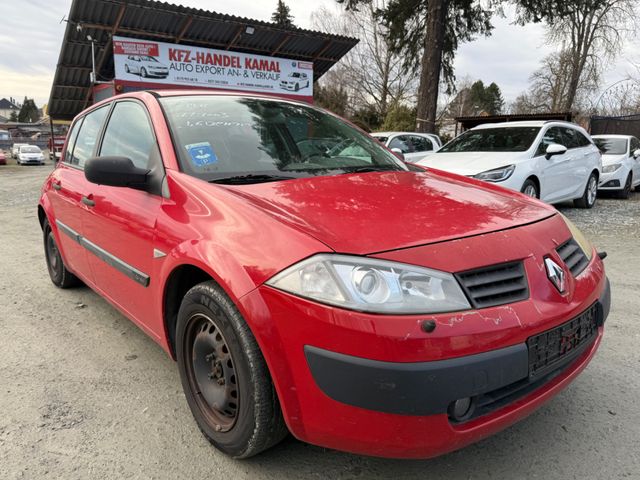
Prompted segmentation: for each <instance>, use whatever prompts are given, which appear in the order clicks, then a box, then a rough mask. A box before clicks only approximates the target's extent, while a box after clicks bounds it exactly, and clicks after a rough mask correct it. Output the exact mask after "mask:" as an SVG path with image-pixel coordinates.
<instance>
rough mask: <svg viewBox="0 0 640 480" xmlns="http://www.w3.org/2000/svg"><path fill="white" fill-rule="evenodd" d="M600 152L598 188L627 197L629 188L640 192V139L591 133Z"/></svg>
mask: <svg viewBox="0 0 640 480" xmlns="http://www.w3.org/2000/svg"><path fill="white" fill-rule="evenodd" d="M591 138H593V141H594V143H595V144H596V146H597V147H598V148H599V149H600V151H601V152H602V177H600V186H599V187H598V190H605V191H614V192H616V193H617V194H618V196H619V197H620V198H625V199H626V198H629V194H630V193H631V189H632V188H634V187H635V189H636V192H640V140H638V139H637V138H636V137H632V136H631V135H593V136H592V137H591Z"/></svg>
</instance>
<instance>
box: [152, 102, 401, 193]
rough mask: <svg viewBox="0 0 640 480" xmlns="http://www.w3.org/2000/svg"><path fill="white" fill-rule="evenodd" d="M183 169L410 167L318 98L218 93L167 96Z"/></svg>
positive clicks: (248, 178)
mask: <svg viewBox="0 0 640 480" xmlns="http://www.w3.org/2000/svg"><path fill="white" fill-rule="evenodd" d="M160 103H161V105H162V107H163V109H164V112H165V115H166V117H167V120H168V123H169V126H170V128H171V132H172V135H173V140H174V145H175V147H176V149H177V155H178V158H179V161H180V166H181V169H182V171H184V172H185V173H187V174H189V175H193V176H195V177H198V178H201V179H203V180H207V181H222V182H224V181H225V180H226V179H234V180H239V179H242V180H243V182H242V183H253V182H254V181H255V182H259V181H275V180H283V179H287V178H300V177H309V176H317V175H337V174H341V173H349V172H363V171H384V170H403V171H406V170H408V168H407V167H406V166H405V165H404V163H403V162H401V161H400V160H398V159H397V158H396V157H395V156H394V155H393V154H391V153H390V152H388V151H387V150H386V149H384V148H383V147H382V146H381V145H380V144H379V143H378V142H376V141H375V140H373V139H372V138H370V137H368V136H367V135H365V134H363V133H361V132H360V131H358V130H357V129H355V128H353V127H352V126H350V125H348V124H347V123H345V122H343V121H341V120H339V119H338V118H336V117H335V116H333V115H330V114H328V113H325V112H323V111H321V110H318V109H316V108H314V107H311V106H306V105H300V104H297V103H288V102H284V101H277V100H270V99H258V98H250V97H227V96H213V95H197V96H195V95H194V96H177V97H165V98H161V99H160Z"/></svg>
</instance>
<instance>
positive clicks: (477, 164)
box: [417, 152, 526, 176]
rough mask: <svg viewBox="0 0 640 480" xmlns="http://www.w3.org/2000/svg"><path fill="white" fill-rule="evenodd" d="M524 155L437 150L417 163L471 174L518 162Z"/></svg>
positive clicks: (466, 174) (516, 153)
mask: <svg viewBox="0 0 640 480" xmlns="http://www.w3.org/2000/svg"><path fill="white" fill-rule="evenodd" d="M525 155H526V154H525V153H524V152H452V153H446V152H437V153H434V154H433V155H430V156H429V157H428V158H425V159H423V160H420V161H419V162H417V163H418V165H422V166H424V167H431V168H437V169H438V170H445V171H447V172H453V173H457V174H458V175H465V176H472V175H477V174H478V173H481V172H486V171H487V170H493V169H494V168H500V167H506V166H507V165H512V164H514V163H518V162H519V161H521V160H523V159H524V158H526V157H525Z"/></svg>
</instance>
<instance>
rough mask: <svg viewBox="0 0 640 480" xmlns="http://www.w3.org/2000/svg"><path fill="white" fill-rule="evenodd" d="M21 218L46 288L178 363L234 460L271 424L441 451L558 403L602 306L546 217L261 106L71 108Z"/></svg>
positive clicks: (155, 99)
mask: <svg viewBox="0 0 640 480" xmlns="http://www.w3.org/2000/svg"><path fill="white" fill-rule="evenodd" d="M314 139H319V141H321V142H326V140H327V139H332V141H331V145H332V147H331V148H328V149H324V148H321V149H316V148H308V144H309V143H311V144H314V143H315V142H314ZM300 145H306V146H307V147H305V148H300V147H299V146H300ZM38 218H39V220H40V224H41V226H42V230H43V239H44V249H45V259H46V262H47V267H48V271H49V275H50V277H51V280H52V282H53V283H54V284H55V285H56V286H58V287H61V288H67V287H71V286H73V285H77V284H78V283H79V282H84V283H85V284H86V285H88V286H90V287H91V288H92V289H94V290H95V291H96V292H97V293H98V294H100V295H102V296H103V297H104V298H106V299H107V300H108V301H109V302H110V303H111V304H112V305H114V307H115V308H117V309H118V310H119V311H121V312H122V313H123V314H124V315H126V316H127V317H128V318H130V319H131V320H132V321H133V322H135V323H136V324H137V325H138V326H139V327H140V328H141V329H142V330H143V331H144V332H146V333H147V334H148V335H149V336H150V337H151V338H153V339H154V340H155V341H156V342H158V344H159V345H160V346H161V347H162V348H163V349H165V350H166V352H167V353H168V354H169V355H170V356H171V357H172V358H174V359H175V360H177V364H178V370H179V372H180V378H181V382H182V386H183V389H184V392H185V395H186V400H187V402H188V404H189V407H190V409H191V412H192V413H193V416H194V419H195V421H196V423H197V424H198V426H199V427H200V429H201V430H202V432H203V433H204V435H205V436H206V438H207V439H208V440H209V441H211V442H212V443H213V445H215V446H216V447H217V448H218V449H220V450H221V451H223V452H225V453H227V454H229V455H231V456H233V457H237V458H245V457H249V456H251V455H255V454H257V453H259V452H261V451H263V450H265V449H267V448H269V447H270V446H272V445H274V444H276V443H278V442H279V441H280V440H281V439H282V438H283V437H284V436H285V435H286V434H287V433H288V432H290V433H291V434H293V435H294V436H295V437H296V438H298V439H300V440H303V441H306V442H309V443H312V444H315V445H320V446H323V447H328V448H334V449H338V450H343V451H348V452H354V453H359V454H365V455H375V456H383V457H396V458H427V457H433V456H436V455H440V454H443V453H445V452H448V451H452V450H455V449H459V448H461V447H463V446H465V445H467V444H469V443H472V442H475V441H477V440H479V439H481V438H484V437H486V436H488V435H491V434H493V433H496V432H498V431H499V430H502V429H504V428H505V427H507V426H509V425H511V424H513V423H514V422H516V421H518V420H520V419H522V418H524V417H525V416H527V415H528V414H530V413H531V412H533V411H534V410H535V409H537V408H538V407H540V406H541V405H542V404H544V403H545V402H546V401H548V400H549V399H550V398H552V397H553V396H554V395H556V394H557V393H559V392H560V391H562V390H563V389H564V388H565V387H566V386H567V385H568V384H569V383H570V382H571V381H572V380H574V379H575V378H576V376H577V375H578V374H579V373H580V372H581V371H582V370H583V369H584V368H585V367H586V366H587V364H588V363H589V362H590V361H591V360H592V359H593V357H594V355H595V353H596V351H597V349H598V347H599V345H600V343H601V340H602V337H603V332H604V322H605V319H606V318H607V315H608V313H609V305H610V293H609V283H608V280H607V277H606V275H605V270H604V264H603V262H602V259H601V257H602V258H603V257H604V254H599V253H598V252H597V251H596V249H595V248H594V247H593V245H591V244H590V243H589V241H588V240H587V239H586V238H585V237H584V235H583V234H582V233H581V232H580V231H579V230H578V229H577V228H576V227H575V226H574V225H573V224H572V223H571V222H570V221H569V220H568V219H567V218H565V217H564V216H562V215H561V214H560V213H558V211H556V210H555V209H554V208H552V207H550V206H548V205H546V204H544V203H542V202H539V201H537V200H535V199H532V198H529V197H527V196H525V195H522V194H520V193H518V192H513V191H510V190H507V189H504V188H501V187H499V186H497V185H494V184H490V183H486V182H482V181H479V180H475V179H468V178H465V177H463V176H459V175H454V174H450V173H446V172H442V171H436V170H430V169H422V168H417V167H414V166H411V165H407V164H405V163H404V162H402V161H400V160H399V159H398V158H397V157H396V156H395V155H394V154H393V153H392V152H390V151H389V150H388V149H386V148H385V147H384V146H382V145H381V144H380V143H379V142H378V141H376V140H374V139H372V138H371V137H370V136H368V135H367V134H365V133H364V132H362V131H360V130H358V129H356V128H355V127H353V126H352V125H350V124H349V123H348V122H345V121H343V120H341V119H340V118H339V117H337V116H335V115H333V114H331V113H328V112H326V111H324V110H322V109H319V108H316V107H313V106H311V105H308V104H304V103H297V102H292V101H285V100H281V99H275V98H269V97H264V96H246V95H237V94H231V93H228V94H225V93H220V92H218V93H212V92H210V91H199V90H190V91H171V90H167V91H161V92H136V93H128V94H124V95H118V96H116V97H114V98H111V99H107V100H105V101H102V102H100V103H98V104H96V105H93V106H91V107H90V108H89V109H87V110H86V111H84V112H82V113H81V114H80V115H78V117H77V118H76V119H75V120H74V122H73V124H72V126H71V129H70V131H69V134H68V138H67V143H66V146H65V149H64V153H63V157H62V160H61V161H60V162H59V163H58V165H57V166H56V168H55V169H54V170H53V172H52V173H51V174H50V176H49V177H48V178H47V180H46V181H45V183H44V186H43V189H42V195H41V198H40V201H39V205H38ZM83 328H85V327H84V326H83ZM119 341H120V340H119ZM595 380H596V379H595V378H593V379H592V381H595ZM574 394H575V392H574ZM166 435H167V436H170V435H171V432H166ZM174 440H176V439H174ZM176 441H177V440H176ZM179 441H183V439H180V440H179ZM594 441H597V439H594Z"/></svg>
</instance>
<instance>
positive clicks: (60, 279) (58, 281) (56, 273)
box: [42, 219, 82, 288]
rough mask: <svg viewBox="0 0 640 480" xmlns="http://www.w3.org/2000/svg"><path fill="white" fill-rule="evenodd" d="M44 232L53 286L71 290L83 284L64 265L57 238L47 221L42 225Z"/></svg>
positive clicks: (45, 248) (45, 249)
mask: <svg viewBox="0 0 640 480" xmlns="http://www.w3.org/2000/svg"><path fill="white" fill-rule="evenodd" d="M42 231H43V236H44V255H45V259H46V261H47V270H49V277H51V281H52V282H53V284H54V285H55V286H56V287H58V288H71V287H75V286H78V285H80V284H81V283H82V282H81V281H80V279H78V277H76V276H75V275H74V274H73V273H71V272H70V271H69V269H67V267H66V265H65V264H64V261H63V260H62V255H60V250H59V249H58V244H57V243H56V238H55V236H54V235H53V232H52V231H51V225H49V221H48V220H46V219H45V221H44V224H43V225H42Z"/></svg>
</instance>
